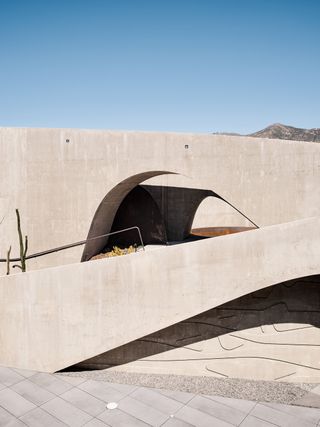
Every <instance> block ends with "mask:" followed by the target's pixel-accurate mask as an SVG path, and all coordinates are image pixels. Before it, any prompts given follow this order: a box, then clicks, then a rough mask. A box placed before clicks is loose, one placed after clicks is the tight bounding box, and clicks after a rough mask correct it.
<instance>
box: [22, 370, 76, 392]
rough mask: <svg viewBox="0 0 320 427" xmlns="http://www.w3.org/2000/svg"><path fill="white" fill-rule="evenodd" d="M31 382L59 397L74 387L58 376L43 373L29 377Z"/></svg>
mask: <svg viewBox="0 0 320 427" xmlns="http://www.w3.org/2000/svg"><path fill="white" fill-rule="evenodd" d="M29 380H30V381H32V382H33V383H35V384H37V385H38V386H40V387H42V388H44V389H45V390H48V391H50V392H51V393H53V394H55V395H57V396H59V395H60V394H62V393H65V392H66V391H67V390H70V389H71V388H72V387H73V385H72V384H70V383H69V382H67V381H64V380H62V379H60V378H59V377H58V376H55V375H51V374H46V373H43V372H38V373H36V374H34V375H32V377H29Z"/></svg>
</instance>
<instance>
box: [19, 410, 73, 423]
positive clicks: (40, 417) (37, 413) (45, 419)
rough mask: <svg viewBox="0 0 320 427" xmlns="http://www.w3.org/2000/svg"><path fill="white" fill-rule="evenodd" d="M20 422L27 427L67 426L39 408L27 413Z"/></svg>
mask: <svg viewBox="0 0 320 427" xmlns="http://www.w3.org/2000/svg"><path fill="white" fill-rule="evenodd" d="M20 420H21V421H22V422H23V423H24V424H25V425H27V426H29V427H66V425H67V424H65V423H63V422H62V421H59V420H58V419H57V418H56V417H54V416H52V415H51V414H49V413H48V412H46V411H44V410H43V409H41V408H36V409H34V410H32V411H30V412H28V413H27V414H25V415H23V416H22V417H21V418H20Z"/></svg>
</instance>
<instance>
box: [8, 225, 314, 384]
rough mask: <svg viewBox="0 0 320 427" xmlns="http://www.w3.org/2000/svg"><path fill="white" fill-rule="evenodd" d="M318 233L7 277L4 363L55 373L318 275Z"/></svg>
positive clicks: (225, 242) (261, 232) (297, 229)
mask: <svg viewBox="0 0 320 427" xmlns="http://www.w3.org/2000/svg"><path fill="white" fill-rule="evenodd" d="M319 227H320V220H319V219H306V220H301V221H295V222H291V223H289V224H281V225H276V226H270V227H265V228H262V229H258V230H251V231H247V232H245V233H238V234H231V235H227V236H222V237H217V238H213V239H206V240H202V241H197V242H192V243H188V244H181V245H176V246H169V247H165V248H163V249H159V250H157V251H149V252H138V253H135V254H132V255H128V256H123V257H117V258H113V259H102V260H97V261H91V262H87V263H81V264H70V265H68V266H61V267H56V268H51V269H46V270H39V271H35V272H27V273H21V274H19V275H14V276H4V277H1V280H0V298H1V300H2V301H6V304H5V306H3V307H2V310H1V316H0V322H1V328H0V339H1V342H2V346H1V348H0V361H1V363H2V364H4V365H7V366H14V367H19V368H26V369H36V370H41V371H49V372H52V371H56V370H59V369H62V368H65V367H67V366H70V365H73V364H75V363H77V362H80V361H82V360H85V359H88V358H90V357H93V356H95V355H97V354H101V353H104V352H106V351H108V350H111V349H113V348H115V347H118V346H121V345H123V344H125V343H128V342H130V341H133V340H135V339H138V338H140V337H142V336H145V335H148V334H150V333H153V332H155V331H157V330H159V329H162V328H165V327H168V326H170V325H172V324H175V323H177V322H180V321H182V320H184V319H187V318H190V317H192V316H195V315H197V314H200V313H202V312H204V311H207V310H209V309H212V308H214V307H217V306H220V305H221V304H224V303H226V302H228V301H230V299H235V298H239V297H240V296H243V295H247V294H249V293H251V292H254V291H257V290H259V289H263V288H266V287H268V286H271V285H272V284H274V283H279V282H283V281H286V280H292V279H295V278H297V277H304V276H310V275H314V274H317V273H319V271H320V265H319V263H320V261H319V256H318V254H319V251H320V241H319V239H318V236H317V235H316V233H315V232H314V230H316V229H318V228H319ZM306 253H307V254H308V256H305V254H306ZM151 277H152V281H150V278H151ZM31 308H32V309H31ZM123 319H128V321H126V322H124V321H123ZM146 319H147V321H146ZM255 366H257V369H258V365H255ZM285 373H286V372H285ZM252 375H253V377H254V376H255V375H256V373H255V372H254V370H252ZM276 375H277V374H276V373H275V375H274V377H276Z"/></svg>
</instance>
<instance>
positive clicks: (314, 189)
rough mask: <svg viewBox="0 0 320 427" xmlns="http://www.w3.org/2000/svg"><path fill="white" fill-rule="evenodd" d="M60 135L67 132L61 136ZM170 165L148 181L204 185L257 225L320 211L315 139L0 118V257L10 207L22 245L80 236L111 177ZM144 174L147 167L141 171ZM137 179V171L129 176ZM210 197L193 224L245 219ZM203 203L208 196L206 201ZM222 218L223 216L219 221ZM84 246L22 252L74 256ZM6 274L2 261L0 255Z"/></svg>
mask: <svg viewBox="0 0 320 427" xmlns="http://www.w3.org/2000/svg"><path fill="white" fill-rule="evenodd" d="M67 141H69V142H67ZM161 171H162V172H174V173H176V174H178V175H163V176H161V177H158V178H153V179H152V180H151V181H150V180H148V181H147V182H146V183H147V184H157V185H170V186H174V187H177V186H178V187H186V188H199V189H201V188H202V189H204V190H211V191H214V192H216V193H217V194H219V195H220V196H221V197H223V198H224V199H226V200H227V201H229V202H230V203H232V204H233V205H234V206H236V207H237V208H238V209H239V210H240V211H241V212H243V213H244V214H246V215H247V216H248V217H249V218H250V219H252V220H253V221H254V222H255V223H256V224H258V225H259V226H266V225H272V224H279V223H284V222H290V221H293V220H298V219H302V218H308V217H313V216H320V192H319V182H320V146H319V144H313V143H304V142H294V141H280V140H270V139H259V138H250V137H237V136H226V135H206V134H179V133H157V132H114V131H98V130H78V129H32V128H0V235H1V239H0V258H5V255H6V252H7V250H8V248H9V246H10V245H12V253H11V255H12V256H13V257H14V256H17V255H18V253H19V248H18V244H17V231H16V218H15V211H14V210H15V208H19V210H20V214H21V221H22V229H23V232H24V233H25V234H27V235H28V237H29V253H34V252H39V251H42V250H45V249H49V248H53V247H57V246H61V245H64V244H68V243H72V242H76V241H79V240H83V239H85V238H86V237H87V235H88V233H89V229H90V227H91V224H92V220H93V218H94V216H95V213H96V212H97V210H98V208H99V205H100V203H101V202H102V201H103V200H104V198H105V197H106V195H107V194H108V193H110V192H111V191H112V189H114V188H115V187H117V186H118V185H119V183H122V182H125V183H128V182H131V183H132V185H136V184H137V183H139V182H137V180H136V179H135V177H136V176H139V177H141V180H142V181H143V178H144V179H145V178H146V177H147V175H146V174H147V173H150V174H156V173H160V172H161ZM150 176H151V175H150ZM138 181H139V180H138ZM214 202H215V200H214V199H212V198H209V199H207V200H205V201H204V202H203V206H200V209H199V212H198V214H197V216H196V218H195V226H197V227H202V226H203V227H210V226H220V225H227V226H231V225H235V226H241V225H248V226H250V225H251V224H250V223H249V222H248V221H245V220H244V218H243V217H241V215H239V214H237V213H236V212H232V211H230V207H229V206H227V205H223V204H219V206H218V208H217V209H216V206H215V204H214ZM211 203H212V205H211ZM225 221H227V223H226V222H225ZM82 253H83V248H81V247H80V248H74V249H70V250H68V251H64V252H58V253H55V254H51V255H48V256H46V257H42V258H37V259H35V260H30V261H29V262H28V268H29V269H35V268H44V267H50V266H57V265H61V264H69V263H73V262H79V261H80V259H81V256H82ZM0 269H1V270H0V271H2V273H3V274H5V265H3V264H0Z"/></svg>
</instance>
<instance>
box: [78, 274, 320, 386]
mask: <svg viewBox="0 0 320 427" xmlns="http://www.w3.org/2000/svg"><path fill="white" fill-rule="evenodd" d="M319 286H320V276H311V277H308V278H305V279H300V280H299V279H297V280H293V281H289V282H285V283H282V284H278V285H274V286H271V287H269V288H267V289H263V290H261V291H258V292H253V293H251V294H249V295H246V296H244V297H241V298H239V299H237V300H233V301H230V302H228V303H226V304H223V305H221V306H219V307H217V308H214V309H212V310H209V311H207V312H204V313H201V314H200V315H198V316H195V317H192V318H189V319H185V320H183V321H182V322H180V323H177V324H175V325H172V326H170V327H168V328H165V329H162V330H160V331H157V332H156V333H154V334H151V335H148V336H145V337H142V338H139V339H138V340H136V341H133V342H131V343H128V344H126V345H124V346H121V347H118V348H115V349H113V350H111V351H109V352H106V353H103V354H102V355H98V356H96V357H94V358H92V359H89V360H86V361H84V362H81V363H80V364H78V365H77V366H75V367H74V369H84V370H86V369H106V368H109V371H116V372H120V371H122V372H136V373H143V374H145V373H149V374H150V373H152V374H162V373H166V374H171V375H179V374H180V375H184V374H187V375H188V376H190V375H195V376H209V377H212V376H216V377H218V378H237V377H238V376H239V372H241V378H249V379H250V378H252V371H253V365H259V369H254V375H255V377H254V378H255V380H269V381H270V380H275V381H289V382H294V383H297V382H303V381H308V380H309V378H310V377H312V378H313V381H317V382H320V368H319V366H318V354H319V345H320V344H319V341H320V335H319V325H320V319H319Z"/></svg>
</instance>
